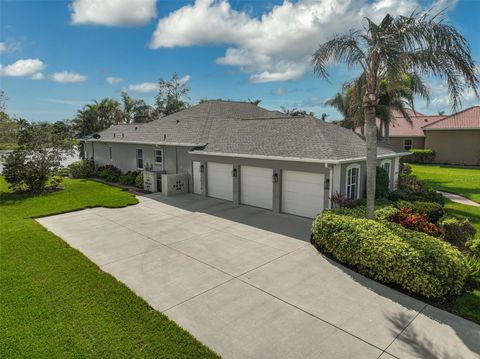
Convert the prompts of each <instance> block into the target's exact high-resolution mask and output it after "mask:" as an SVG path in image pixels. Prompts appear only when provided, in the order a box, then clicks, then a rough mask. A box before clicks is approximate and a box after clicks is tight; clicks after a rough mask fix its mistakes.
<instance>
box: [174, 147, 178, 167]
mask: <svg viewBox="0 0 480 359" xmlns="http://www.w3.org/2000/svg"><path fill="white" fill-rule="evenodd" d="M175 173H178V146H175Z"/></svg>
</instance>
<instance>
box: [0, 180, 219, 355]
mask: <svg viewBox="0 0 480 359" xmlns="http://www.w3.org/2000/svg"><path fill="white" fill-rule="evenodd" d="M64 187H65V188H64V189H63V190H61V191H58V192H54V193H49V194H43V195H38V196H31V195H16V194H12V193H8V189H7V186H6V183H5V181H4V180H3V178H2V177H0V192H1V194H0V196H1V198H0V218H1V225H0V318H1V320H0V330H1V333H2V335H1V336H0V353H2V358H14V357H24V358H55V357H57V358H58V357H62V358H74V357H99V358H102V357H115V358H139V357H152V358H197V357H216V354H215V353H213V352H212V351H210V350H209V349H208V348H207V347H205V346H204V345H202V344H201V343H199V342H198V341H197V340H196V339H195V338H193V337H192V336H191V335H190V334H189V333H187V332H186V331H184V330H183V329H181V328H180V327H178V326H177V325H176V324H175V323H174V322H173V321H170V320H169V319H168V318H167V317H166V316H164V315H163V314H161V313H159V312H157V311H155V310H153V309H152V308H151V307H150V306H149V305H148V304H147V303H146V302H145V301H144V300H142V299H141V298H140V297H138V296H136V295H135V294H134V293H133V292H132V291H130V290H129V289H128V288H127V287H126V286H125V285H123V284H121V283H120V282H118V281H117V280H115V279H114V278H113V277H112V276H110V275H109V274H106V273H104V272H102V271H101V270H100V269H99V268H98V267H97V266H96V265H95V264H93V263H92V262H90V261H89V260H88V259H87V258H86V257H85V256H83V255H82V254H81V253H80V252H78V251H77V250H75V249H73V248H71V247H70V246H68V244H66V243H65V242H64V241H62V240H61V239H60V238H58V237H57V236H55V235H54V234H53V233H51V232H48V231H47V230H46V229H44V228H43V227H42V226H41V225H40V224H38V223H37V222H36V221H35V220H34V219H33V218H32V217H39V216H46V215H51V214H56V213H61V212H68V211H73V210H78V209H82V208H86V207H97V206H104V207H123V206H127V205H132V204H136V203H137V200H136V198H135V197H134V196H132V195H131V194H129V193H127V192H124V191H122V190H120V189H118V188H115V187H110V186H106V185H104V184H101V183H97V182H93V181H87V180H69V179H67V180H66V181H65V183H64Z"/></svg>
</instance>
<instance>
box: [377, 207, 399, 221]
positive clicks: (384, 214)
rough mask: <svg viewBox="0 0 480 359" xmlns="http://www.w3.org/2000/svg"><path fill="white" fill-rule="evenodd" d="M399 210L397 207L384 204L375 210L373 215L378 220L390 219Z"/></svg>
mask: <svg viewBox="0 0 480 359" xmlns="http://www.w3.org/2000/svg"><path fill="white" fill-rule="evenodd" d="M398 212H399V210H398V208H395V207H393V206H385V207H382V208H379V209H377V210H375V217H376V218H377V219H380V220H387V221H388V220H390V218H392V217H393V216H395V215H396V214H397V213H398Z"/></svg>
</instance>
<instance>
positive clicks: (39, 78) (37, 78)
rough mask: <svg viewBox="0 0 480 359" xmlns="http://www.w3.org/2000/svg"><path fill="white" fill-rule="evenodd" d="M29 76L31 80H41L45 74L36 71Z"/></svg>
mask: <svg viewBox="0 0 480 359" xmlns="http://www.w3.org/2000/svg"><path fill="white" fill-rule="evenodd" d="M30 78H31V79H32V80H43V79H44V78H45V75H44V74H43V73H42V72H37V73H36V74H33V75H32V77H30Z"/></svg>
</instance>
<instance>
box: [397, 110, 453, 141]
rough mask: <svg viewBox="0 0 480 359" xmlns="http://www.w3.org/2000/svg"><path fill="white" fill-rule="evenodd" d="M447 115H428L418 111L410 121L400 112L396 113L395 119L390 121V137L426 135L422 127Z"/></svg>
mask: <svg viewBox="0 0 480 359" xmlns="http://www.w3.org/2000/svg"><path fill="white" fill-rule="evenodd" d="M442 118H445V116H428V115H422V114H420V113H417V114H416V115H414V116H412V115H411V114H410V119H411V122H409V121H408V120H407V119H406V118H405V117H404V116H402V115H401V114H400V113H394V117H393V120H392V121H391V122H390V137H425V134H424V133H423V130H422V128H423V127H424V126H426V125H428V124H431V123H433V122H436V121H438V120H440V119H442Z"/></svg>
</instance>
